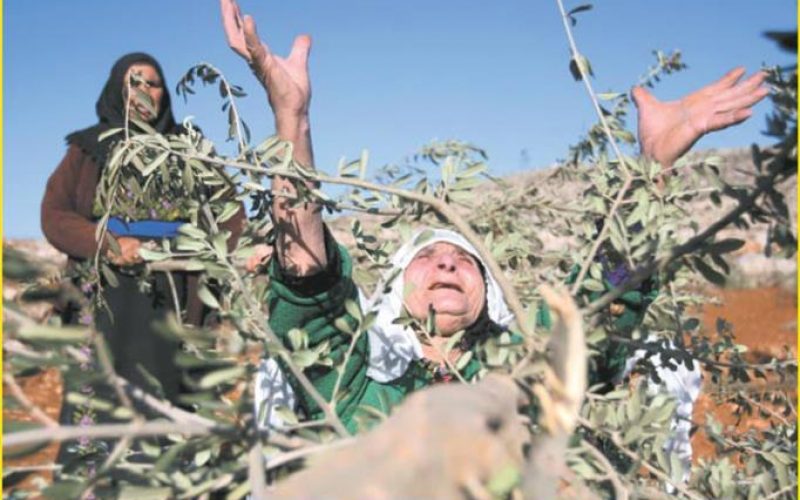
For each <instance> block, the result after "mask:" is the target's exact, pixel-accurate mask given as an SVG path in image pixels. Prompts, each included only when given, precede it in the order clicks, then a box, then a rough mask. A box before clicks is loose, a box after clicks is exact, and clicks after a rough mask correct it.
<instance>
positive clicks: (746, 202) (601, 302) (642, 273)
mask: <svg viewBox="0 0 800 500" xmlns="http://www.w3.org/2000/svg"><path fill="white" fill-rule="evenodd" d="M780 173H781V172H780V171H777V172H773V173H772V174H771V175H770V176H768V177H767V178H765V179H763V180H762V181H761V182H758V183H757V187H756V189H755V190H754V191H753V192H752V193H751V194H750V196H748V197H747V198H744V199H742V200H739V204H738V205H737V206H736V207H734V208H733V209H731V210H730V211H729V212H728V213H727V214H725V216H723V217H722V218H720V219H718V220H717V221H716V222H714V223H713V224H711V225H710V226H708V227H707V228H706V229H705V230H703V232H701V233H700V234H698V235H696V236H694V237H693V238H691V239H690V240H689V241H687V242H685V243H683V244H680V245H676V246H674V247H672V248H671V249H670V251H669V252H668V253H667V254H666V255H664V256H663V257H661V258H659V259H656V260H655V261H653V262H651V263H650V264H647V265H645V266H642V267H640V268H639V269H637V270H636V271H634V272H633V273H632V274H631V276H630V278H628V280H627V281H626V282H625V283H624V284H623V285H622V286H619V287H617V288H614V289H613V290H610V291H609V292H607V293H606V294H604V295H603V296H602V297H600V298H599V299H597V300H595V301H594V302H592V304H591V305H590V306H589V307H587V308H586V310H585V311H584V314H585V315H587V316H591V315H594V314H595V313H597V312H598V311H600V310H601V309H603V308H604V307H606V306H607V305H609V304H610V303H611V302H613V301H614V300H616V299H617V298H618V297H619V296H621V295H622V294H623V293H625V292H627V291H628V290H632V289H634V288H636V287H637V286H639V284H640V283H642V282H643V281H644V280H645V279H647V278H648V277H650V276H651V275H652V274H653V273H654V272H655V271H656V270H662V269H665V268H666V267H667V266H668V265H669V264H670V263H672V262H673V261H675V260H676V259H679V258H680V257H683V256H684V255H686V254H688V253H691V252H693V251H694V250H696V249H697V248H699V247H700V245H702V244H703V242H705V240H707V239H709V238H711V237H713V236H714V235H715V234H717V233H718V232H719V231H721V230H722V229H724V228H725V227H726V226H728V225H729V224H731V223H733V222H734V221H736V220H737V219H738V218H739V217H741V216H742V215H744V214H745V213H746V212H747V211H748V210H750V209H751V208H752V207H753V206H754V205H755V202H756V200H757V199H758V198H759V197H760V196H761V195H762V194H764V192H766V191H767V190H769V189H771V188H772V186H773V182H774V181H775V178H776V177H777V176H778V174H780Z"/></svg>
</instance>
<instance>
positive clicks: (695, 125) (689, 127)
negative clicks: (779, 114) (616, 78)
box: [633, 68, 769, 166]
mask: <svg viewBox="0 0 800 500" xmlns="http://www.w3.org/2000/svg"><path fill="white" fill-rule="evenodd" d="M744 73H745V70H744V68H736V69H734V70H732V71H730V72H728V74H726V75H725V76H723V77H722V78H721V79H719V80H718V81H716V82H714V83H712V84H710V85H706V86H705V87H703V88H701V89H700V90H697V91H696V92H693V93H691V94H689V95H686V96H684V97H683V98H681V99H679V100H677V101H669V102H661V101H659V100H658V99H656V98H655V97H654V96H653V95H652V94H650V93H649V92H648V91H646V90H645V89H643V88H642V87H635V88H634V89H633V102H634V103H635V104H636V107H637V108H638V110H639V144H640V145H641V148H642V154H643V155H645V156H647V157H649V158H652V159H654V160H656V161H658V162H659V163H661V164H662V165H663V166H669V165H672V163H674V162H675V161H676V160H677V159H678V158H680V157H681V156H682V155H683V154H684V153H686V152H687V151H688V150H689V148H691V147H692V145H693V144H694V143H695V142H697V140H698V139H700V137H702V136H703V135H705V134H707V133H709V132H713V131H715V130H721V129H724V128H727V127H730V126H731V125H736V124H737V123H741V122H743V121H744V120H746V119H747V118H748V117H750V115H751V114H752V109H751V108H752V107H753V105H755V104H756V103H757V102H758V101H760V100H761V99H763V98H764V97H765V96H766V95H767V94H768V93H769V89H767V88H766V87H764V86H762V83H763V82H764V78H765V76H766V75H765V74H764V73H763V72H761V71H759V72H757V73H755V74H753V75H752V76H750V77H749V78H747V79H746V80H744V81H741V82H740V81H739V80H740V79H741V78H742V76H743V75H744Z"/></svg>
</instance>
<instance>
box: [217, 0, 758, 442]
mask: <svg viewBox="0 0 800 500" xmlns="http://www.w3.org/2000/svg"><path fill="white" fill-rule="evenodd" d="M221 6H222V14H223V23H224V26H225V32H226V35H227V37H228V43H229V45H230V46H231V47H232V48H233V50H234V51H235V52H236V53H237V54H239V55H240V56H242V57H243V58H244V59H245V60H247V61H248V63H249V64H250V66H251V68H252V70H253V71H254V73H255V75H256V77H257V78H258V80H259V81H260V82H261V84H262V85H263V86H264V89H265V90H266V92H267V98H268V100H269V104H270V106H271V109H272V111H273V115H274V118H275V127H276V130H277V134H278V136H280V137H281V138H282V139H284V140H287V141H290V142H292V143H293V144H294V154H295V160H297V161H298V162H300V163H301V164H303V165H304V166H305V167H311V166H312V165H313V154H312V148H311V133H310V131H311V126H310V122H309V103H310V97H311V87H310V83H309V77H308V65H307V62H308V54H309V51H310V48H311V40H310V38H309V37H308V36H305V35H303V36H299V37H298V38H297V39H295V41H294V45H293V47H292V50H291V53H290V55H289V56H288V57H287V58H282V57H279V56H277V55H275V54H273V53H271V52H270V49H269V47H268V46H267V45H265V44H264V43H263V42H262V41H261V40H260V39H259V37H258V34H257V32H256V27H255V23H254V21H253V20H252V18H250V17H249V16H245V17H244V18H242V17H241V16H240V14H239V10H238V6H237V5H236V3H235V1H234V0H221ZM742 75H743V70H742V69H737V70H734V71H732V72H730V73H729V74H728V75H726V76H725V77H723V78H722V79H721V80H719V81H718V82H715V83H714V84H712V85H709V86H707V87H704V88H703V89H701V90H699V91H698V92H695V93H693V94H691V95H689V96H686V97H684V98H683V99H681V100H679V101H675V102H659V101H657V100H656V99H655V98H654V97H653V96H651V95H650V94H648V93H647V92H646V91H645V90H643V89H641V88H637V89H635V90H634V99H635V101H636V104H637V106H638V108H639V136H640V142H641V144H642V149H643V153H644V154H645V155H647V156H649V157H652V158H654V159H655V160H657V161H659V162H660V163H661V164H662V165H665V166H668V165H671V164H672V163H673V162H674V161H675V160H676V159H677V158H679V157H680V156H681V155H682V154H684V153H685V152H686V151H687V150H688V149H689V148H690V147H691V146H692V144H694V142H695V141H697V139H699V138H700V137H701V136H702V135H703V134H705V133H707V132H709V131H712V130H717V129H721V128H724V127H727V126H729V125H732V124H735V123H738V122H741V121H742V120H744V119H746V118H747V117H748V116H749V115H750V107H751V106H752V105H753V104H754V103H756V102H758V101H759V100H760V99H761V98H763V97H764V95H766V90H765V89H763V88H762V87H761V82H762V81H763V75H762V74H760V73H758V74H756V75H753V76H751V77H750V78H748V79H746V80H744V81H742V82H739V80H740V78H741V77H742ZM272 189H273V192H275V193H285V194H288V195H289V197H291V195H293V194H294V193H295V192H296V190H295V188H294V186H293V185H292V184H291V183H290V182H289V181H288V180H286V179H282V178H279V177H277V178H275V179H273V181H272ZM273 215H274V217H275V222H276V227H277V239H276V242H275V248H274V250H275V254H274V258H272V260H271V262H270V263H269V274H270V277H271V285H270V295H269V301H268V303H269V312H270V320H269V321H270V326H271V327H272V329H273V331H274V332H275V333H277V334H278V335H279V336H280V337H281V338H282V339H284V341H287V343H288V333H289V332H290V331H291V330H292V329H295V328H300V329H303V330H304V331H305V332H306V333H307V334H308V346H309V347H310V348H314V347H316V346H320V345H322V343H324V342H328V343H329V344H330V347H331V349H332V358H333V359H334V361H341V360H342V358H343V356H344V353H345V351H346V350H347V348H348V346H349V342H350V337H349V335H346V334H344V333H343V332H341V331H340V330H339V329H338V328H337V327H336V326H335V325H334V322H335V320H337V319H338V318H342V317H344V318H346V319H347V320H348V321H350V323H351V326H352V319H353V318H352V317H351V316H350V315H349V314H348V313H347V312H346V309H345V302H346V301H347V300H348V299H349V300H353V301H358V300H359V292H358V290H357V288H356V286H355V285H354V283H353V281H352V279H351V270H352V261H351V259H350V257H349V255H348V254H347V251H346V250H345V249H344V248H343V247H342V246H340V245H338V244H337V243H336V242H335V241H334V240H333V238H332V237H331V235H330V233H329V232H328V231H327V229H326V228H325V226H324V224H323V222H322V218H321V214H320V210H319V208H318V207H317V206H315V205H313V204H310V203H305V204H302V205H299V206H292V205H290V204H289V202H288V201H286V198H285V197H280V196H276V197H275V201H274V206H273ZM393 264H394V265H395V267H396V268H398V269H399V270H400V272H399V273H393V274H392V276H394V278H391V279H389V280H388V281H385V282H384V283H382V284H380V285H379V286H378V287H377V290H378V291H377V292H376V296H374V297H372V298H371V299H370V300H369V301H362V305H363V306H364V307H365V309H366V310H369V311H375V312H377V317H376V319H375V322H374V326H373V327H371V328H370V330H369V332H368V335H367V336H366V338H365V337H362V338H360V339H359V340H358V341H357V342H356V344H355V346H354V349H353V352H352V354H351V357H350V359H349V361H348V363H347V366H346V367H345V369H344V372H343V376H342V380H341V382H340V385H339V386H340V387H342V388H345V389H346V390H345V391H344V394H339V395H338V396H339V397H340V398H339V400H338V404H337V411H338V413H339V415H340V417H341V418H342V420H343V421H344V423H345V424H346V425H347V426H348V427H349V428H350V429H354V428H356V427H357V422H356V420H357V419H356V417H357V414H358V413H359V408H364V407H372V408H375V409H379V410H382V411H385V410H387V408H386V406H387V405H391V404H393V403H396V402H399V401H401V400H402V399H403V398H404V397H405V395H406V394H408V393H409V392H410V391H413V390H415V389H418V388H421V387H424V386H426V385H429V384H431V383H434V382H435V381H438V380H448V379H450V378H452V377H460V378H463V379H466V380H469V379H472V378H473V377H474V376H475V375H476V374H477V372H478V369H479V367H480V362H479V361H478V360H477V359H476V356H472V357H471V358H470V359H469V361H468V362H465V363H459V366H461V368H460V369H459V370H458V371H459V373H458V374H456V373H453V368H454V366H455V364H456V360H457V359H458V358H459V357H460V356H461V355H462V354H465V353H468V352H473V353H474V352H476V350H475V346H476V345H478V343H480V342H486V341H489V340H490V339H493V338H494V339H498V338H499V337H500V336H501V335H506V337H505V340H504V341H505V342H508V343H510V344H513V343H514V342H515V340H517V338H516V337H515V336H513V335H510V334H508V333H506V330H505V329H506V327H507V326H508V324H509V323H510V320H511V314H510V313H509V311H508V308H507V307H506V304H505V302H504V300H503V297H502V294H501V293H500V290H499V287H498V286H497V283H496V281H495V278H494V277H493V276H491V274H490V273H488V272H487V269H486V266H485V265H484V264H483V262H481V260H480V258H479V257H478V254H477V252H476V251H475V249H474V248H473V247H472V246H471V245H470V244H469V243H468V242H467V241H466V240H464V238H462V237H461V236H459V235H458V234H455V233H453V232H451V231H447V230H433V231H431V230H425V231H421V232H420V233H417V235H416V236H415V237H413V238H412V239H411V240H410V241H409V242H407V243H406V244H405V245H404V246H403V247H402V248H401V249H400V251H399V252H398V253H397V255H396V256H395V257H394V259H393ZM386 289H389V290H390V291H388V292H386V291H385V290H386ZM646 307H647V300H644V301H642V303H641V305H640V306H639V308H638V310H634V311H631V314H629V315H628V317H630V318H634V319H641V316H642V315H643V313H644V309H645V308H646ZM431 314H433V317H434V318H435V328H434V332H433V333H427V332H422V328H421V327H420V325H424V324H425V323H426V321H427V320H428V318H429V316H430V315H431ZM401 316H407V317H410V318H411V321H397V319H398V318H399V317H401ZM539 321H540V323H543V324H546V323H547V322H548V319H547V315H546V313H543V314H541V315H540V318H539ZM339 323H340V325H341V321H340V322H339ZM462 330H463V331H465V333H464V335H463V337H462V339H461V341H460V342H459V343H458V344H456V346H455V348H454V349H452V350H450V351H449V352H450V359H447V360H446V359H444V357H443V353H444V351H445V349H444V344H445V343H446V342H447V341H448V339H449V338H450V336H452V335H453V334H455V333H456V332H459V331H462ZM305 373H306V374H307V375H308V377H309V379H310V380H311V382H312V383H313V384H314V385H315V387H316V388H317V389H318V390H319V392H320V393H321V395H322V396H323V397H325V398H326V399H328V400H330V398H331V397H332V392H333V391H334V389H335V387H336V386H337V383H336V380H337V377H338V373H337V371H336V370H334V369H331V368H330V367H326V366H320V365H313V366H311V367H309V368H307V369H306V370H305ZM257 386H258V387H257V399H259V400H260V401H259V403H261V407H260V408H259V409H260V410H263V406H264V403H265V402H266V403H268V404H270V405H274V404H282V405H288V406H291V407H293V408H295V409H296V410H297V411H298V412H299V413H300V414H301V415H302V416H303V417H305V418H308V419H316V418H319V417H321V416H322V411H321V409H320V408H319V407H318V405H317V404H316V403H315V402H314V401H313V400H312V399H311V398H310V397H309V396H308V395H307V394H305V393H304V392H303V391H302V390H295V389H294V388H293V387H294V384H293V383H292V381H286V380H285V379H284V376H283V373H282V372H281V370H280V369H279V367H278V366H277V364H276V363H274V362H273V361H269V362H266V363H265V364H264V367H263V369H262V371H261V373H260V375H259V377H258V380H257ZM269 417H270V416H269V415H268V414H267V415H266V418H269ZM276 420H279V419H275V418H272V419H270V421H271V422H272V423H275V421H276Z"/></svg>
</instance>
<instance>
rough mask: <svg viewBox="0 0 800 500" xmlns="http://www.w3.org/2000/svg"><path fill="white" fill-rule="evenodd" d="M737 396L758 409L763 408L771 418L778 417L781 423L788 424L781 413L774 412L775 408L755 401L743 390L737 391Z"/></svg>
mask: <svg viewBox="0 0 800 500" xmlns="http://www.w3.org/2000/svg"><path fill="white" fill-rule="evenodd" d="M737 396H739V397H740V398H742V399H744V400H745V401H747V402H748V403H750V404H751V405H753V406H756V407H758V408H759V409H760V410H763V411H764V412H765V413H768V414H769V415H770V416H772V418H776V419H778V420H779V421H780V422H781V423H783V425H786V426H789V425H790V422H789V421H788V420H787V419H786V418H785V417H784V416H783V415H781V414H780V413H778V412H776V411H775V410H773V409H772V408H770V407H769V406H767V405H765V404H763V403H761V402H759V401H756V400H755V399H753V398H751V397H750V396H748V395H747V394H745V393H744V392H739V393H738V394H737Z"/></svg>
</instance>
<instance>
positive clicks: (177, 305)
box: [164, 271, 183, 326]
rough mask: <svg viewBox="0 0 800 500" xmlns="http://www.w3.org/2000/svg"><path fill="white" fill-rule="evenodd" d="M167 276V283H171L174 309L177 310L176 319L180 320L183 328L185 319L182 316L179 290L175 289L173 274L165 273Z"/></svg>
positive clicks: (179, 322)
mask: <svg viewBox="0 0 800 500" xmlns="http://www.w3.org/2000/svg"><path fill="white" fill-rule="evenodd" d="M164 274H166V275H167V283H169V289H170V292H171V294H172V307H174V308H175V319H177V320H178V325H179V326H183V318H182V315H181V304H180V301H179V300H178V289H177V288H176V287H175V278H173V276H172V273H171V272H170V271H167V272H166V273H164Z"/></svg>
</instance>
